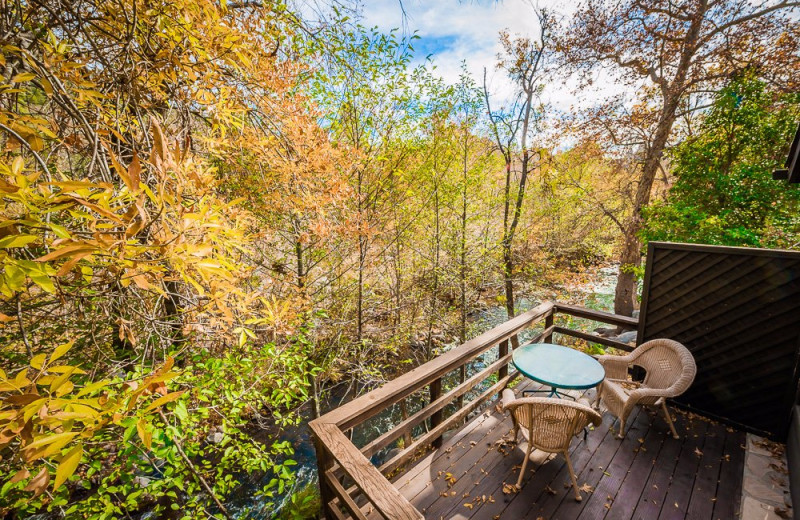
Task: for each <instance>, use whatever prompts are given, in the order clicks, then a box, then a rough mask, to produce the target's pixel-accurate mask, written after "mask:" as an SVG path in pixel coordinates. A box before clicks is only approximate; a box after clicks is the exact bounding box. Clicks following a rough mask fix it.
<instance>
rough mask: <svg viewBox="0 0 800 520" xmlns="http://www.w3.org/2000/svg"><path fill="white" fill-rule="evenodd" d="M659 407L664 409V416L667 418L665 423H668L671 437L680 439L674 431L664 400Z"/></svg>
mask: <svg viewBox="0 0 800 520" xmlns="http://www.w3.org/2000/svg"><path fill="white" fill-rule="evenodd" d="M661 409H662V410H663V411H664V418H665V419H666V420H667V424H669V429H670V430H672V438H673V439H680V436H679V435H678V432H677V431H675V425H674V424H673V423H672V415H671V414H670V413H669V409H668V408H667V402H666V401H663V400H662V401H661Z"/></svg>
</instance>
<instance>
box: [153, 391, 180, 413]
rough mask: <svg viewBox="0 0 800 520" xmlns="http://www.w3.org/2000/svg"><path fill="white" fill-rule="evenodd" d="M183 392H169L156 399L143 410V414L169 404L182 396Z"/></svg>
mask: <svg viewBox="0 0 800 520" xmlns="http://www.w3.org/2000/svg"><path fill="white" fill-rule="evenodd" d="M184 392H185V390H181V391H179V392H171V393H169V394H167V395H165V396H162V397H159V398H158V399H156V400H155V401H153V402H152V403H150V405H149V406H148V407H147V408H145V412H149V411H150V410H154V409H156V408H158V407H159V406H164V405H165V404H167V403H171V402H172V401H174V400H175V399H177V398H179V397H180V396H181V395H183V393H184Z"/></svg>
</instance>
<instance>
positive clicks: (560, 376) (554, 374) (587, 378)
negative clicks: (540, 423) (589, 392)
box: [511, 343, 605, 398]
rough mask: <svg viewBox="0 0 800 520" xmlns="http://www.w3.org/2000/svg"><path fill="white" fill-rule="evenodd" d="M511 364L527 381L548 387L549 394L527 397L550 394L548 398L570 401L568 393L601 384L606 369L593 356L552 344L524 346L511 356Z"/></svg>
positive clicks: (539, 391)
mask: <svg viewBox="0 0 800 520" xmlns="http://www.w3.org/2000/svg"><path fill="white" fill-rule="evenodd" d="M511 362H512V363H513V364H514V366H515V367H517V370H519V371H520V373H522V374H523V375H524V376H525V377H527V378H529V379H532V380H534V381H536V382H538V383H542V384H543V385H546V386H549V387H550V390H549V391H548V390H526V391H525V392H524V393H526V394H527V393H549V395H548V397H553V396H555V397H570V398H572V396H571V395H569V394H562V393H561V392H559V391H558V389H559V388H561V389H565V390H585V389H587V388H592V387H595V386H597V385H598V384H600V382H601V381H602V380H603V377H605V370H604V369H603V366H602V365H601V364H600V363H598V362H597V360H596V359H594V358H593V357H592V356H590V355H588V354H584V353H583V352H580V351H578V350H575V349H572V348H569V347H565V346H562V345H553V344H552V343H531V344H529V345H523V346H521V347H519V348H517V349H516V350H514V353H513V354H512V355H511Z"/></svg>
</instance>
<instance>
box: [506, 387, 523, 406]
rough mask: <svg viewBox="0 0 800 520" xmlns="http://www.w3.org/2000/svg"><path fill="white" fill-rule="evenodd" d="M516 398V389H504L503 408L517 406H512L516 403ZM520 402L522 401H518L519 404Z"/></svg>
mask: <svg viewBox="0 0 800 520" xmlns="http://www.w3.org/2000/svg"><path fill="white" fill-rule="evenodd" d="M516 400H517V398H516V396H515V395H514V391H513V390H512V389H510V388H506V389H504V390H503V410H509V409H512V408H516V406H512V405H514V401H516ZM519 404H520V403H516V405H517V406H519Z"/></svg>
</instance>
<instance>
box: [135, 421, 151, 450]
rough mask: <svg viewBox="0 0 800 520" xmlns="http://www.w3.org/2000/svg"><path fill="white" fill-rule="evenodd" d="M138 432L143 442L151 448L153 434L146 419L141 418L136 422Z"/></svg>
mask: <svg viewBox="0 0 800 520" xmlns="http://www.w3.org/2000/svg"><path fill="white" fill-rule="evenodd" d="M136 432H137V433H138V434H139V438H140V439H142V442H143V443H144V445H145V446H146V447H147V449H148V450H149V449H150V447H151V446H152V444H153V434H152V433H150V432H149V431H148V430H147V423H146V422H145V420H144V419H139V421H138V422H137V423H136Z"/></svg>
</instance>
